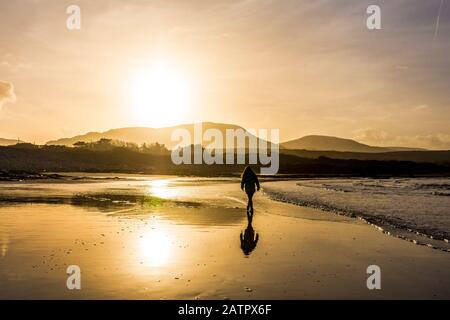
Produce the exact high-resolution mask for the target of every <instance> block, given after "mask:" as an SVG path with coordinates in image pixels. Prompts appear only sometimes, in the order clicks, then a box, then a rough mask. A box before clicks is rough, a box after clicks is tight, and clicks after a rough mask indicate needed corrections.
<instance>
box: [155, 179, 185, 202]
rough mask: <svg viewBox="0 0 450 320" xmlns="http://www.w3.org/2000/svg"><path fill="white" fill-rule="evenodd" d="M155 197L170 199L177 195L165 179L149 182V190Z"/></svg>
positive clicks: (175, 189) (174, 188)
mask: <svg viewBox="0 0 450 320" xmlns="http://www.w3.org/2000/svg"><path fill="white" fill-rule="evenodd" d="M148 191H149V192H150V193H151V194H152V195H154V196H155V197H159V198H163V199H170V198H174V197H176V196H177V195H178V190H177V188H176V187H174V186H172V185H171V181H170V180H167V179H158V180H151V181H149V190H148Z"/></svg>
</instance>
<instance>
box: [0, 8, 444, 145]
mask: <svg viewBox="0 0 450 320" xmlns="http://www.w3.org/2000/svg"><path fill="white" fill-rule="evenodd" d="M73 4H76V5H78V6H79V7H80V9H81V24H80V29H79V30H69V29H68V28H67V26H66V22H67V19H68V18H69V16H70V14H68V13H66V9H67V8H68V7H69V6H70V5H73ZM371 4H375V5H379V6H380V8H381V29H380V30H369V29H368V28H367V26H366V20H367V18H368V16H369V15H368V14H367V13H366V9H367V7H368V6H369V5H371ZM155 70H156V71H155ZM449 88H450V1H449V0H427V1H425V0H390V1H375V0H370V1H366V0H358V1H357V0H352V1H350V0H339V1H336V0H316V1H306V0H226V1H225V0H222V1H215V0H179V1H178V0H155V1H141V0H127V1H125V0H110V1H106V0H96V1H88V0H79V1H63V0H57V1H55V0H17V1H9V0H0V137H1V138H13V139H16V138H20V139H21V140H25V141H30V142H35V143H45V142H46V141H48V140H52V139H57V138H62V137H70V136H73V135H77V134H83V133H86V132H90V131H105V130H108V129H111V128H120V127H131V126H156V127H160V126H166V125H174V124H178V123H191V122H196V121H214V122H222V123H233V124H238V125H241V126H244V127H246V128H254V129H260V128H266V129H273V128H278V129H280V137H281V140H282V141H285V140H289V139H293V138H298V137H301V136H304V135H309V134H322V135H331V136H338V137H343V138H353V139H357V140H358V141H360V142H364V143H368V144H372V145H379V146H410V147H425V148H430V149H450V128H449V123H450V112H449V111H450V90H449Z"/></svg>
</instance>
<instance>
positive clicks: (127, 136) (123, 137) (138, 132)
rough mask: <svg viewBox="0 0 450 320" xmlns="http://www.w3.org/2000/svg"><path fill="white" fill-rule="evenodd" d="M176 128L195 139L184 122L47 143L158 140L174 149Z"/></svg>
mask: <svg viewBox="0 0 450 320" xmlns="http://www.w3.org/2000/svg"><path fill="white" fill-rule="evenodd" d="M176 129H186V130H188V131H189V133H190V134H191V137H192V139H194V124H183V125H178V126H173V127H165V128H147V127H132V128H119V129H112V130H108V131H105V132H89V133H86V134H84V135H79V136H75V137H71V138H63V139H58V140H54V141H49V142H47V143H46V145H62V146H73V144H74V143H76V142H79V141H83V142H95V141H98V140H100V139H112V140H120V141H126V142H132V143H137V144H139V145H141V144H143V143H155V142H158V143H160V144H164V145H165V146H166V147H167V148H168V149H173V148H174V147H175V146H176V145H177V143H178V141H172V139H171V135H172V133H173V132H174V131H175V130H176ZM202 129H203V131H205V130H207V129H216V130H219V131H220V132H221V133H222V135H223V137H225V136H226V135H225V133H226V130H227V129H233V130H237V129H242V130H244V131H246V129H244V128H242V127H239V126H237V125H232V124H224V123H214V122H203V123H202ZM246 132H247V131H246ZM191 143H192V144H193V143H194V141H193V140H192V141H191ZM191 143H189V144H191ZM209 143H211V142H210V141H203V143H202V144H203V146H206V145H208V144H209Z"/></svg>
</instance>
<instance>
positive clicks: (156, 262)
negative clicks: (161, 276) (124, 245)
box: [139, 230, 172, 267]
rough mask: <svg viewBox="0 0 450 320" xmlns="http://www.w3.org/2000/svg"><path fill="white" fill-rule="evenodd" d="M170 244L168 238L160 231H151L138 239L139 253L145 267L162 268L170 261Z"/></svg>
mask: <svg viewBox="0 0 450 320" xmlns="http://www.w3.org/2000/svg"><path fill="white" fill-rule="evenodd" d="M171 251H172V243H171V239H170V237H169V236H168V235H167V234H166V233H164V232H162V231H160V230H151V231H150V232H149V233H148V234H146V235H145V236H143V237H142V238H140V239H139V253H140V256H141V257H142V259H143V260H144V261H143V262H144V263H145V265H148V266H151V267H162V266H164V265H166V264H167V263H168V262H169V260H170V255H171Z"/></svg>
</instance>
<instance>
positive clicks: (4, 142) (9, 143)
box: [0, 138, 23, 146]
mask: <svg viewBox="0 0 450 320" xmlns="http://www.w3.org/2000/svg"><path fill="white" fill-rule="evenodd" d="M16 143H23V141H21V140H17V139H3V138H0V146H12V145H15V144H16Z"/></svg>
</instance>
